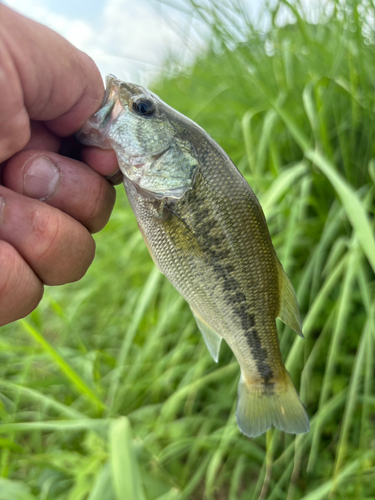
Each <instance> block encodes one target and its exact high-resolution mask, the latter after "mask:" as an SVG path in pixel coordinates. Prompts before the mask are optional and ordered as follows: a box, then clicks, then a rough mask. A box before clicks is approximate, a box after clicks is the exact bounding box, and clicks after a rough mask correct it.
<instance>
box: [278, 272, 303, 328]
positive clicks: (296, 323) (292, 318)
mask: <svg viewBox="0 0 375 500" xmlns="http://www.w3.org/2000/svg"><path fill="white" fill-rule="evenodd" d="M278 272H279V291H280V310H279V314H278V315H277V317H278V318H279V319H281V321H282V322H283V323H285V324H286V325H288V326H289V327H290V328H291V329H292V330H294V331H295V332H296V333H298V335H299V336H300V337H302V338H304V337H303V333H302V321H301V315H300V313H299V307H298V302H297V297H296V292H295V291H294V288H293V285H292V283H291V282H290V279H289V278H288V276H287V274H286V272H285V271H284V269H283V266H282V265H281V264H280V262H278Z"/></svg>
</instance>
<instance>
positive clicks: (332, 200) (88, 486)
mask: <svg viewBox="0 0 375 500" xmlns="http://www.w3.org/2000/svg"><path fill="white" fill-rule="evenodd" d="M187 4H188V2H186V5H187ZM230 4H231V5H232V7H230V8H229V0H228V3H226V2H224V1H220V2H219V1H217V2H212V1H211V2H205V3H204V4H203V3H200V4H197V5H195V6H194V9H195V16H200V17H201V19H203V20H204V22H207V23H209V24H210V26H211V28H212V29H211V31H212V37H211V42H210V43H209V46H208V49H207V51H206V53H204V54H202V55H200V56H199V58H198V59H197V61H196V62H195V63H194V65H193V66H192V67H191V68H189V69H188V70H187V71H186V72H185V73H176V72H175V70H174V68H175V67H176V65H175V61H170V64H168V65H167V67H166V68H165V75H166V76H162V77H161V78H160V80H159V82H156V83H155V85H154V90H155V92H157V93H158V94H159V95H160V97H161V98H163V99H164V100H165V101H167V102H168V104H170V105H171V106H173V107H175V108H176V109H178V110H179V111H181V112H182V113H184V114H186V115H187V116H189V117H191V118H192V119H194V120H195V121H197V122H198V123H199V124H200V125H201V126H202V127H203V128H204V129H205V130H207V132H209V133H210V134H211V135H212V136H213V137H214V138H215V139H216V140H217V141H218V142H219V144H220V145H221V146H222V147H223V148H224V149H225V150H226V151H227V152H228V153H229V154H230V156H231V157H232V159H233V160H234V162H235V163H236V165H237V166H238V167H239V169H240V170H241V172H242V173H243V174H244V175H245V177H246V178H247V180H248V181H249V183H250V184H251V186H252V187H253V189H254V191H255V192H256V193H257V195H258V196H259V199H260V200H261V203H262V205H263V207H264V211H265V214H266V216H267V220H268V224H269V228H270V231H271V234H272V237H273V242H274V245H275V248H276V250H277V252H278V255H279V257H280V260H281V262H282V263H283V265H284V267H285V269H286V270H287V272H288V274H289V275H290V277H291V280H292V282H293V284H294V286H295V288H296V291H297V295H298V299H299V302H300V306H301V313H302V317H303V319H304V328H303V331H304V335H305V340H302V339H301V338H299V337H298V336H296V335H295V334H294V332H292V331H291V330H290V329H288V328H286V327H284V326H283V325H281V323H279V324H278V327H279V332H280V345H281V349H282V352H283V356H284V359H285V361H286V365H287V367H288V370H289V371H290V373H291V375H292V378H293V380H294V382H295V384H296V385H297V387H299V389H300V394H301V398H302V400H303V401H304V403H305V404H306V407H307V411H308V414H309V416H310V418H311V431H310V432H309V433H308V434H306V435H301V436H299V437H297V438H295V437H294V436H290V435H285V434H283V433H280V432H279V431H271V432H269V433H268V434H267V435H264V436H261V437H259V438H257V439H253V440H250V439H247V438H246V437H244V436H242V435H241V434H240V433H239V431H238V429H237V426H236V422H235V405H236V397H237V395H236V393H237V383H238V377H239V368H238V365H237V363H236V362H235V360H234V358H233V355H232V353H231V351H230V350H229V348H228V347H227V346H226V345H223V346H222V348H221V354H220V361H219V363H218V365H216V364H215V363H213V361H212V359H211V357H210V355H209V353H208V351H207V349H206V347H205V345H204V342H203V340H202V338H201V336H200V334H199V333H198V331H197V328H196V325H195V323H194V320H193V318H192V315H191V313H190V310H189V308H188V306H187V304H186V303H185V302H184V301H183V299H182V298H181V297H180V296H179V295H178V294H177V292H175V290H174V289H173V288H172V286H171V285H170V284H169V283H168V282H167V281H166V280H165V279H164V277H163V276H161V274H160V273H159V272H158V271H157V270H156V269H155V268H154V266H153V263H152V261H151V258H150V257H149V255H148V252H147V249H146V247H145V245H144V243H143V241H142V238H141V235H140V233H139V231H138V229H137V224H136V221H135V219H134V216H133V214H132V212H131V210H130V208H129V204H128V202H127V200H126V197H125V194H124V192H123V189H122V187H121V186H120V187H119V188H118V199H117V203H116V207H115V210H114V213H113V216H112V218H111V221H110V222H109V224H108V225H107V227H106V228H105V229H104V230H103V231H102V232H101V233H100V234H98V235H97V236H96V242H97V257H96V260H95V262H94V264H93V266H92V267H91V268H90V270H89V272H88V273H87V275H86V277H85V278H84V279H83V280H82V281H81V282H79V283H76V284H72V285H68V286H64V287H61V288H55V289H52V288H49V289H47V291H46V296H45V298H44V300H43V302H42V303H41V305H40V306H39V308H38V309H37V310H36V311H35V312H34V313H32V314H31V315H30V316H29V317H28V318H27V319H26V320H24V321H20V322H18V323H15V324H12V325H9V326H6V327H4V328H2V330H1V336H0V361H1V362H0V371H1V381H0V417H1V421H2V424H1V425H0V476H1V477H0V500H2V499H3V498H4V499H6V500H8V499H10V498H12V499H14V500H26V499H27V500H36V499H38V500H63V499H64V500H86V499H87V500H124V499H126V500H156V499H158V500H183V499H189V500H201V499H203V498H205V499H207V500H210V499H212V500H213V499H215V500H253V499H258V498H263V499H268V500H271V499H274V500H277V499H280V500H285V499H287V500H297V499H298V500H299V499H302V498H303V499H305V500H307V499H308V500H317V499H326V498H332V499H340V500H341V499H342V500H353V499H363V500H365V499H368V500H369V499H372V498H374V497H375V431H374V423H375V396H374V385H373V377H374V354H375V349H374V345H375V316H374V314H375V305H374V304H375V301H374V299H375V279H374V270H375V240H374V185H373V183H374V180H375V115H374V110H375V57H374V54H375V51H374V49H375V47H374V41H375V38H374V30H373V26H372V21H371V19H373V18H374V16H375V9H374V8H373V7H372V6H370V2H355V1H347V2H345V7H343V2H338V1H337V2H331V3H330V4H329V6H328V7H327V9H328V10H329V12H328V13H324V12H321V13H320V17H319V22H317V19H316V18H315V21H314V23H315V24H313V23H312V22H309V21H308V19H309V17H308V16H307V18H306V15H305V14H303V12H302V11H301V9H300V8H299V7H298V8H297V7H293V8H292V7H290V6H289V7H288V3H287V2H279V3H278V5H277V7H276V10H272V9H269V10H268V14H269V16H270V17H269V19H270V30H269V31H267V32H266V33H260V32H258V31H257V30H256V29H255V28H254V27H253V26H252V25H251V23H250V22H248V21H246V18H245V17H244V15H243V14H242V13H241V5H240V4H238V5H237V4H236V5H235V6H234V7H233V3H232V2H231V3H230ZM190 5H193V2H191V4H190ZM281 8H283V9H289V11H290V12H294V13H293V14H291V15H292V16H294V22H293V24H286V25H284V26H282V20H283V17H282V16H281V18H280V13H278V10H279V9H281ZM371 16H372V17H371ZM280 19H281V21H280Z"/></svg>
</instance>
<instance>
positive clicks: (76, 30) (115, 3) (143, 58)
mask: <svg viewBox="0 0 375 500" xmlns="http://www.w3.org/2000/svg"><path fill="white" fill-rule="evenodd" d="M3 3H4V4H6V5H8V6H9V7H11V8H13V9H14V10H16V11H18V12H20V13H21V14H23V15H25V16H27V17H29V18H31V19H34V20H35V21H38V22H40V23H42V24H44V25H46V26H48V27H49V28H51V29H53V30H55V31H57V32H58V33H60V34H61V35H62V36H64V37H65V38H67V39H68V40H69V41H70V42H71V43H72V44H73V45H75V46H76V47H78V48H79V49H81V50H83V51H84V52H86V53H88V54H89V55H90V56H91V57H92V58H93V59H94V61H95V62H96V63H97V65H98V66H99V69H100V70H101V72H102V75H103V76H105V74H108V73H114V74H116V76H117V77H119V78H121V79H124V80H127V81H133V82H137V83H143V84H147V83H148V82H149V81H151V80H152V79H153V78H155V77H156V76H157V75H158V73H159V72H160V71H161V68H162V66H163V61H165V59H166V58H167V57H168V56H170V55H173V56H174V57H175V59H176V60H177V61H179V63H180V64H181V66H183V65H185V64H188V63H189V62H191V61H192V60H193V59H194V57H195V55H196V54H197V53H198V52H199V51H200V50H201V49H202V47H203V46H204V38H205V35H206V34H207V29H206V28H205V27H204V26H203V24H202V23H201V22H200V21H199V20H197V19H196V18H193V17H192V15H191V14H189V13H182V12H181V11H179V10H178V9H175V8H172V7H170V6H168V5H167V4H164V3H162V2H159V1H157V0H137V1H134V0H61V1H60V0H3Z"/></svg>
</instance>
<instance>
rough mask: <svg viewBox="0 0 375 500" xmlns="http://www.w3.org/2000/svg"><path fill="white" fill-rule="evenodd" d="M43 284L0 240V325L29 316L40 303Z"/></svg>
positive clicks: (10, 248) (14, 251) (9, 247)
mask: <svg viewBox="0 0 375 500" xmlns="http://www.w3.org/2000/svg"><path fill="white" fill-rule="evenodd" d="M42 296H43V285H42V283H41V282H40V281H39V280H38V278H37V277H36V276H35V274H34V273H33V272H32V270H31V269H30V268H29V267H28V265H27V264H26V262H25V261H24V260H23V259H22V257H21V256H20V255H19V253H18V252H17V251H16V250H15V249H14V248H13V247H12V246H11V245H10V244H9V243H7V242H5V241H0V326H2V325H4V324H6V323H10V322H11V321H15V320H17V319H20V318H23V317H24V316H27V314H29V313H30V312H31V311H33V310H34V309H35V308H36V307H37V305H38V304H39V302H40V300H41V298H42Z"/></svg>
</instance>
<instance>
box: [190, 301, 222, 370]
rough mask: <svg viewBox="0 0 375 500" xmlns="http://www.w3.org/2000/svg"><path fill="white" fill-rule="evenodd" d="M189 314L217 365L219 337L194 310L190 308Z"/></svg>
mask: <svg viewBox="0 0 375 500" xmlns="http://www.w3.org/2000/svg"><path fill="white" fill-rule="evenodd" d="M190 309H191V312H192V313H193V315H194V318H195V321H196V322H197V325H198V328H199V330H200V332H201V334H202V337H203V339H204V341H205V343H206V346H207V348H208V350H209V351H210V354H211V356H212V357H213V359H214V361H215V362H216V363H217V362H218V361H219V352H220V344H221V337H220V335H219V334H218V333H216V332H215V330H213V329H212V328H211V327H210V326H208V324H207V323H206V322H205V321H204V320H203V319H202V318H201V317H200V316H199V314H197V313H196V312H195V311H194V309H193V308H192V307H191V306H190Z"/></svg>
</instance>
